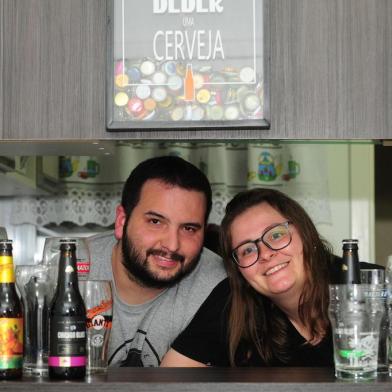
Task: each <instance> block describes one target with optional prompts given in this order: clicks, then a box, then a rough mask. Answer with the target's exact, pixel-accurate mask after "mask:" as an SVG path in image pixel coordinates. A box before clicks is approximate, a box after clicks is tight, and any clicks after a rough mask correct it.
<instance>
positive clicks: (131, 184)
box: [121, 156, 212, 222]
mask: <svg viewBox="0 0 392 392" xmlns="http://www.w3.org/2000/svg"><path fill="white" fill-rule="evenodd" d="M153 179H154V180H160V181H162V182H163V183H165V184H169V185H174V186H177V187H179V188H183V189H186V190H191V191H198V192H202V193H204V195H205V198H206V215H205V221H206V222H207V219H208V216H209V214H210V211H211V204H212V202H211V198H212V196H211V186H210V183H209V181H208V179H207V177H206V176H205V174H204V173H203V172H202V171H201V170H199V169H198V168H197V167H196V166H194V165H192V164H191V163H189V162H187V161H186V160H184V159H182V158H179V157H176V156H162V157H156V158H150V159H147V160H145V161H143V162H141V163H139V165H137V166H136V167H135V168H134V169H133V170H132V172H131V174H130V175H129V177H128V179H127V181H126V182H125V185H124V188H123V192H122V197H121V205H122V206H123V207H124V210H125V214H126V216H127V217H129V216H130V214H131V212H132V210H133V209H134V208H135V207H136V205H137V203H138V202H139V200H140V193H141V189H142V187H143V185H144V184H145V182H146V181H148V180H153ZM173 208H175V206H173Z"/></svg>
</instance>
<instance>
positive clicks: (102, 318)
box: [79, 280, 113, 374]
mask: <svg viewBox="0 0 392 392" xmlns="http://www.w3.org/2000/svg"><path fill="white" fill-rule="evenodd" d="M79 290H80V293H81V295H82V297H83V300H84V304H85V306H86V312H87V368H86V372H87V374H96V373H104V372H106V370H107V367H108V348H109V336H110V331H111V328H112V315H113V306H112V305H113V300H112V288H111V283H110V281H109V280H85V281H81V282H79Z"/></svg>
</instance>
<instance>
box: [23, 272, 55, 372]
mask: <svg viewBox="0 0 392 392" xmlns="http://www.w3.org/2000/svg"><path fill="white" fill-rule="evenodd" d="M15 275H16V285H17V288H18V291H19V293H20V296H21V299H22V302H23V308H24V354H23V370H24V372H25V373H27V374H31V375H37V376H41V375H46V374H47V372H48V321H49V310H50V303H51V301H52V298H53V295H54V289H55V282H56V277H57V276H56V269H55V268H54V267H53V266H51V265H42V264H37V265H17V266H16V267H15Z"/></svg>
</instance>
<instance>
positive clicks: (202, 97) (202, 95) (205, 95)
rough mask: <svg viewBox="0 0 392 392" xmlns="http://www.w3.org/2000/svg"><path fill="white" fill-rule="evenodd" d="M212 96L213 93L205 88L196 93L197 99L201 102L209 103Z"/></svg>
mask: <svg viewBox="0 0 392 392" xmlns="http://www.w3.org/2000/svg"><path fill="white" fill-rule="evenodd" d="M210 98H211V93H210V92H209V91H208V90H207V89H205V88H202V89H201V90H199V91H198V92H197V94H196V100H197V101H198V102H200V103H207V102H208V101H209V100H210Z"/></svg>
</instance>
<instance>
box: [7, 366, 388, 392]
mask: <svg viewBox="0 0 392 392" xmlns="http://www.w3.org/2000/svg"><path fill="white" fill-rule="evenodd" d="M0 391H29V392H40V391H56V392H62V391H64V392H68V391H69V392H85V391H95V392H97V391H116V392H117V391H118V392H122V391H124V392H129V391H137V392H152V391H159V392H163V391H170V392H177V391H189V392H191V391H209V392H210V391H212V392H213V391H219V392H247V391H258V392H260V391H263V392H264V391H271V392H288V391H290V392H292V391H298V392H299V391H318V392H323V391H325V392H327V391H328V392H329V391H342V392H343V391H356V392H360V391H371V392H378V391H388V392H390V391H392V377H389V376H388V375H379V376H378V378H377V380H374V381H361V382H351V381H350V382H348V381H340V380H336V379H335V376H334V372H333V369H328V368H207V369H205V368H204V369H201V368H166V369H163V368H162V369H160V368H110V369H109V371H108V373H107V374H106V375H97V376H91V377H88V378H86V379H85V380H83V381H52V380H51V381H49V380H48V379H46V378H41V379H40V378H31V377H23V378H22V380H18V381H2V382H0Z"/></svg>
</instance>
